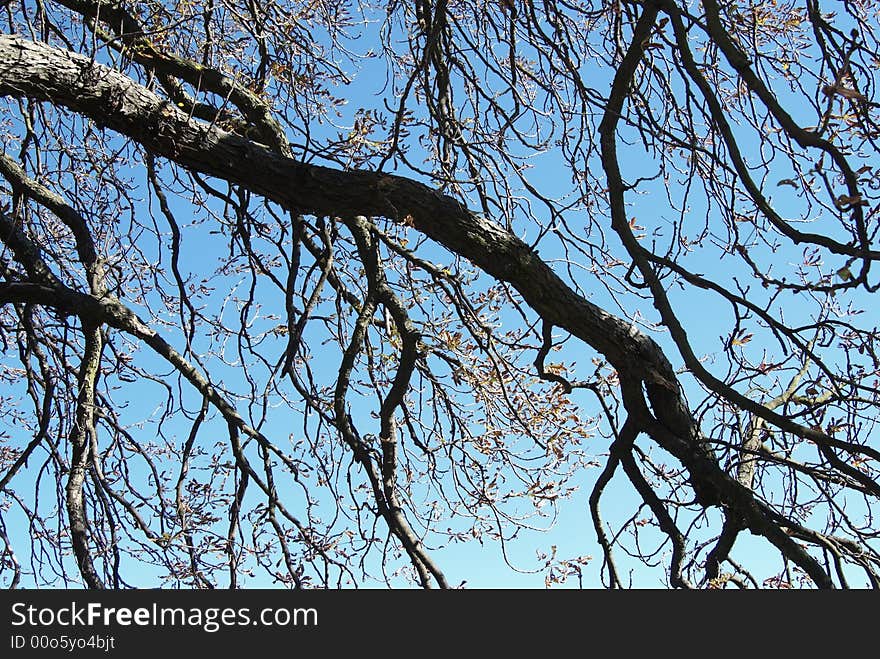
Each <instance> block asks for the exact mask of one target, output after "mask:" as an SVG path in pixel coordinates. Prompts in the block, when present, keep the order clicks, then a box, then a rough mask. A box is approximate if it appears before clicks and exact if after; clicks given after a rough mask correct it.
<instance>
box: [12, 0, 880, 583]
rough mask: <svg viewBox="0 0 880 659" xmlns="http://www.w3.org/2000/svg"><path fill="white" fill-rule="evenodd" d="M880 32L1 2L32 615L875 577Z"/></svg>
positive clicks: (405, 8)
mask: <svg viewBox="0 0 880 659" xmlns="http://www.w3.org/2000/svg"><path fill="white" fill-rule="evenodd" d="M878 16H880V14H878V4H877V3H875V2H870V1H867V0H844V1H843V2H828V3H824V2H820V1H819V0H805V2H789V1H786V0H760V1H752V2H729V3H719V2H718V1H717V0H701V2H690V1H684V0H643V1H635V0H603V1H601V2H599V1H594V2H587V1H585V0H584V1H581V0H565V1H563V0H542V1H540V2H532V1H525V0H413V1H412V2H399V1H398V0H386V1H385V2H376V1H374V0H359V1H358V2H348V1H341V2H325V1H324V0H287V1H269V2H262V3H256V2H253V1H251V0H203V1H202V2H192V1H191V0H153V1H150V2H140V3H133V2H116V1H113V0H105V1H100V0H13V1H12V2H7V3H4V14H3V21H4V23H5V28H4V32H5V33H4V34H2V35H0V96H2V101H0V102H2V103H3V107H4V112H3V115H2V116H3V126H2V128H3V132H2V155H0V175H2V178H0V240H2V248H0V348H2V361H0V378H2V381H3V387H2V389H0V396H2V399H0V544H2V547H3V550H2V551H3V554H2V559H0V560H2V562H0V580H2V583H3V585H4V586H6V587H16V586H18V585H35V586H59V585H75V584H82V585H83V586H85V587H88V588H128V587H139V586H144V585H162V586H170V587H187V588H213V587H247V586H252V585H264V586H265V585H279V584H280V585H285V586H290V587H349V586H358V585H376V584H386V585H390V586H402V585H403V586H405V585H419V586H423V587H435V586H439V587H450V586H452V587H454V586H457V585H459V584H460V583H462V582H466V581H467V579H468V578H469V575H468V573H467V571H466V570H464V569H463V568H462V566H461V565H460V564H456V569H455V570H454V572H451V571H449V570H447V569H446V567H445V566H444V560H443V557H444V556H447V555H449V551H450V549H451V548H455V547H458V546H465V547H466V546H467V544H468V543H470V544H471V545H473V547H472V549H471V551H472V552H473V553H472V554H471V555H472V556H473V557H474V558H473V559H472V561H471V567H472V569H473V570H474V571H479V570H480V569H481V567H480V561H481V558H480V557H481V556H483V555H486V554H487V553H488V552H497V554H498V556H499V557H500V558H499V560H501V561H504V562H506V563H508V564H509V565H510V569H511V570H526V571H528V570H532V571H537V572H539V573H541V574H542V575H543V576H544V580H545V583H547V584H557V583H563V582H568V584H571V583H580V584H581V585H584V586H592V587H596V586H600V585H604V586H608V587H614V588H616V587H626V586H630V585H635V586H639V585H649V584H655V583H658V580H660V582H662V583H664V584H666V585H668V586H671V587H687V588H690V587H697V588H724V587H740V588H751V587H801V586H808V587H820V588H832V587H853V586H855V587H866V586H867V587H877V586H878V585H880V544H878V534H880V525H878V524H877V517H876V516H877V514H878V513H880V510H878V507H877V506H878V497H880V484H878V480H877V476H878V472H880V437H878V430H877V422H878V419H880V416H878V406H880V397H878V389H880V363H878V349H880V346H878V330H877V325H878V322H877V318H878V316H877V313H876V307H874V306H873V304H874V303H875V300H874V297H873V296H874V295H876V293H877V289H878V286H880V283H878V278H877V273H876V269H875V272H874V273H871V267H872V266H873V265H874V262H875V261H876V260H877V259H878V258H880V249H878V240H877V232H878V227H880V223H878V213H880V210H878V209H880V160H878V140H880V127H878V123H877V121H878V107H880V106H878V103H877V102H875V100H874V99H875V97H876V96H877V91H876V90H877V85H878V82H880V81H878V71H880V47H878V40H877V39H878V34H877V33H878V29H880V21H878ZM586 531H589V532H588V533H587V532H586ZM566 533H575V534H576V535H577V537H578V538H580V539H581V540H580V542H581V544H582V546H581V547H579V548H578V550H577V551H576V552H574V553H560V552H559V551H558V550H557V542H558V541H557V540H556V538H559V537H567V536H565V534H566ZM545 536H546V543H545V544H540V543H541V542H542V541H541V538H542V537H545ZM536 538H537V539H536ZM569 540H570V538H568V539H567V540H566V542H567V543H568V544H570V543H569ZM518 543H519V544H518ZM522 543H526V545H528V547H529V550H530V551H531V552H532V560H531V561H528V560H524V559H523V558H522V554H521V552H520V553H517V552H519V551H520V550H516V551H515V550H514V547H518V546H519V545H520V544H522ZM535 543H538V544H535ZM568 544H566V546H568Z"/></svg>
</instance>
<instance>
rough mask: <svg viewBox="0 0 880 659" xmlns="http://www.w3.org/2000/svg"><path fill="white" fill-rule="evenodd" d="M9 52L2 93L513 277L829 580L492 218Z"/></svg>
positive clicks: (647, 370) (643, 371)
mask: <svg viewBox="0 0 880 659" xmlns="http://www.w3.org/2000/svg"><path fill="white" fill-rule="evenodd" d="M0 62H3V64H2V65H0V94H2V95H4V96H18V97H23V96H26V97H31V98H35V99H38V100H43V101H48V102H51V103H53V104H55V105H58V106H64V107H67V108H69V109H70V110H71V111H73V112H76V113H79V114H82V115H85V116H87V117H89V118H91V119H92V120H93V121H94V122H95V123H96V124H98V125H99V126H101V127H106V128H109V129H112V130H114V131H117V132H119V133H121V134H123V135H126V136H128V137H130V138H131V139H133V140H135V141H136V142H138V143H139V144H141V145H143V147H144V148H146V149H148V150H149V151H150V152H152V153H154V154H156V155H159V156H163V157H166V158H168V159H170V160H172V161H174V162H176V163H178V164H180V165H181V166H183V167H186V168H189V169H191V170H194V171H197V172H200V173H203V174H207V175H210V176H216V177H220V178H222V179H225V180H227V181H230V182H234V183H237V184H240V185H242V186H244V187H246V188H248V189H250V190H251V191H253V192H254V193H256V194H259V195H262V196H265V197H266V198H268V199H271V200H272V201H274V202H277V203H278V204H280V205H282V206H283V207H285V208H287V209H289V210H291V211H293V212H295V213H300V214H310V215H317V216H340V217H346V218H351V217H354V216H356V215H367V216H383V217H387V218H391V219H394V220H397V221H406V222H408V223H411V224H412V225H413V226H414V227H415V228H416V229H417V230H419V231H420V232H422V233H423V234H425V235H426V236H428V237H430V238H431V239H433V240H435V241H436V242H438V243H440V244H442V245H443V246H445V247H446V248H447V249H449V250H451V251H452V252H455V253H457V254H459V255H461V256H463V257H466V258H467V259H469V260H470V261H471V262H473V263H474V264H475V265H476V266H477V267H479V268H480V269H482V270H483V271H485V272H486V273H488V274H489V275H491V276H493V277H495V278H496V279H498V280H500V281H504V282H508V283H509V284H511V285H512V286H513V287H514V288H515V289H516V290H517V291H518V292H519V293H520V294H521V295H522V297H523V298H524V299H525V301H526V302H527V303H528V304H529V305H530V306H531V308H532V309H533V310H534V311H535V312H536V313H537V314H539V315H540V317H541V318H542V319H543V320H544V322H545V323H547V324H550V325H555V326H558V327H561V328H563V329H565V330H567V331H568V332H570V333H572V334H573V335H574V336H576V337H578V338H579V339H581V340H583V341H584V342H585V343H587V344H589V345H590V346H592V347H593V348H595V349H596V350H597V351H598V352H600V353H601V354H602V355H604V356H605V357H606V358H607V359H608V361H609V362H610V363H611V364H612V365H613V366H614V367H615V368H616V369H617V370H618V372H619V373H620V375H621V379H622V381H624V400H625V403H626V406H627V410H628V412H629V414H630V415H631V416H632V417H633V418H634V420H635V421H636V423H637V426H638V427H639V428H640V429H642V430H643V431H645V432H648V433H649V434H650V435H651V437H652V438H653V439H655V440H656V441H658V442H659V443H660V444H661V445H662V446H663V448H664V449H666V450H667V451H669V452H670V453H671V454H673V455H674V456H675V457H676V458H677V459H678V460H680V461H681V463H682V464H683V465H684V466H685V467H686V469H687V470H688V472H689V474H690V480H691V484H692V485H693V487H694V490H695V493H696V496H697V500H698V501H699V502H700V503H701V504H703V505H704V506H711V505H721V506H724V507H725V508H728V509H729V510H733V511H735V517H737V518H738V519H741V520H742V521H743V523H744V524H745V526H747V527H748V528H750V529H751V530H752V531H753V532H755V533H760V534H762V535H765V536H766V537H767V538H768V539H769V540H770V541H771V542H772V543H773V544H775V545H777V546H778V547H780V549H781V550H782V551H783V552H784V553H787V554H789V555H793V556H794V555H797V557H798V558H800V559H801V560H802V561H803V563H802V566H803V567H805V569H807V570H808V571H809V572H810V573H811V576H813V577H814V579H816V580H817V583H820V582H821V583H822V585H826V584H825V582H826V581H827V580H826V579H823V577H824V574H823V573H822V571H821V570H820V569H811V568H812V567H815V566H812V565H811V564H810V561H808V560H807V558H808V557H807V558H804V557H803V556H802V555H799V554H798V552H797V548H796V547H795V546H794V544H793V542H792V541H791V539H790V538H788V537H787V536H786V535H785V533H784V532H783V531H782V530H781V529H780V528H779V527H778V525H777V524H776V520H774V518H773V514H772V511H770V510H769V509H767V508H766V507H765V506H764V505H763V504H761V503H760V502H758V501H757V500H756V499H755V497H754V496H753V494H752V493H751V492H750V491H749V490H748V489H747V488H745V487H743V486H742V485H741V484H740V483H738V482H737V481H736V480H735V479H734V478H732V477H730V476H728V475H727V474H726V473H725V472H724V471H723V470H722V469H721V467H720V466H719V465H718V463H717V461H716V460H715V458H714V456H713V455H712V453H711V451H710V449H708V448H707V447H706V446H705V443H704V441H703V438H702V437H701V436H700V433H699V430H698V428H697V426H696V424H695V422H694V420H693V418H692V416H691V413H690V411H689V410H688V408H687V406H686V403H685V401H684V399H683V396H682V395H681V393H680V387H679V384H678V382H677V379H676V377H675V373H674V371H673V369H672V367H671V365H670V363H669V361H668V360H667V359H666V358H665V356H664V355H663V353H662V351H661V350H660V348H659V347H658V345H657V344H656V343H655V342H654V341H652V340H651V339H650V338H649V337H647V336H645V335H644V334H642V333H641V332H639V331H638V330H636V329H635V328H634V327H633V326H631V325H630V324H629V323H628V322H626V321H624V320H622V319H620V318H618V317H616V316H613V315H611V314H609V313H607V312H606V311H604V310H602V309H601V308H599V307H598V306H596V305H594V304H592V303H590V302H589V301H588V300H586V299H584V298H583V297H582V296H580V295H578V294H577V293H575V292H574V291H573V290H572V289H571V288H570V287H569V286H568V285H567V284H566V283H565V282H564V281H563V280H562V279H561V278H560V277H559V276H558V275H556V273H554V272H553V270H552V269H551V268H550V267H549V265H548V264H547V263H545V262H544V261H543V260H542V259H541V258H540V257H539V256H538V255H537V254H536V253H535V252H534V251H532V250H531V249H530V248H529V246H528V245H526V244H525V243H524V242H523V241H521V240H519V239H518V238H517V237H516V236H514V235H513V234H512V233H511V232H509V231H507V230H506V229H504V228H503V227H501V226H500V225H498V224H496V223H494V222H492V221H491V220H490V219H489V218H486V217H483V216H481V215H479V214H477V213H474V212H471V211H470V210H468V209H467V208H466V207H465V206H463V205H462V204H461V203H460V202H458V201H457V200H455V199H453V198H451V197H449V196H445V195H443V194H440V193H438V192H437V191H435V190H433V189H431V188H430V187H428V186H426V185H423V184H421V183H419V182H416V181H413V180H411V179H407V178H403V177H399V176H394V175H388V174H382V173H373V172H365V171H338V170H333V169H330V168H326V167H321V166H316V165H309V164H304V163H300V162H297V161H296V160H294V159H291V158H286V157H284V156H282V155H279V154H277V153H275V152H274V151H273V150H272V149H270V148H269V147H267V146H264V145H262V144H259V143H256V142H253V141H250V140H248V139H245V138H243V137H240V136H237V135H234V134H231V133H227V132H224V131H223V130H220V129H219V128H217V127H216V126H211V125H208V124H205V123H201V122H198V121H196V120H193V119H191V118H190V117H189V116H188V115H186V114H185V113H183V112H181V111H180V110H179V109H178V108H177V107H175V106H174V105H173V104H171V103H169V102H167V101H163V100H162V99H160V98H159V97H157V96H156V95H155V94H153V93H152V92H150V91H149V90H148V89H146V88H145V87H143V86H140V85H138V84H136V83H134V82H133V81H132V80H131V79H129V78H128V77H126V76H124V75H122V74H121V73H118V72H116V71H114V70H112V69H109V68H107V67H105V66H102V65H100V64H98V63H96V62H93V61H91V60H89V59H88V58H86V57H83V56H80V55H77V54H73V53H70V52H66V51H62V50H58V49H55V48H51V47H49V46H46V45H44V44H40V43H34V42H31V41H28V40H26V39H23V38H21V37H17V36H7V35H4V36H2V37H0ZM34 291H35V289H32V290H31V291H30V293H33V292H34ZM36 292H37V293H39V295H37V297H39V296H40V295H42V296H43V297H45V298H51V297H53V296H54V295H57V294H58V293H57V292H54V293H51V292H50V291H49V290H48V289H45V290H44V289H40V290H39V291H36ZM25 293H26V291H25V290H24V289H23V288H22V287H16V286H15V285H5V286H3V287H0V301H4V300H5V301H8V300H12V299H16V297H17V296H21V295H24V294H25ZM28 299H30V300H32V301H33V300H34V299H35V298H34V297H30V298H28ZM56 302H57V301H56ZM92 304H93V306H94V312H93V313H94V315H95V316H101V319H102V320H103V322H109V323H110V324H114V322H113V320H112V317H113V316H114V315H115V313H116V312H117V311H119V310H118V309H116V308H115V306H114V305H115V301H110V302H109V303H106V302H105V303H98V302H97V301H95V302H94V303H92ZM59 306H61V307H62V308H63V307H64V306H65V303H62V304H60V305H59ZM119 313H122V312H121V311H120V312H119ZM128 320H132V322H135V321H134V320H133V319H128ZM117 322H119V321H117ZM120 324H123V325H124V324H125V323H120ZM117 326H119V325H118V324H117ZM645 392H646V393H647V401H646V400H645Z"/></svg>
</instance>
